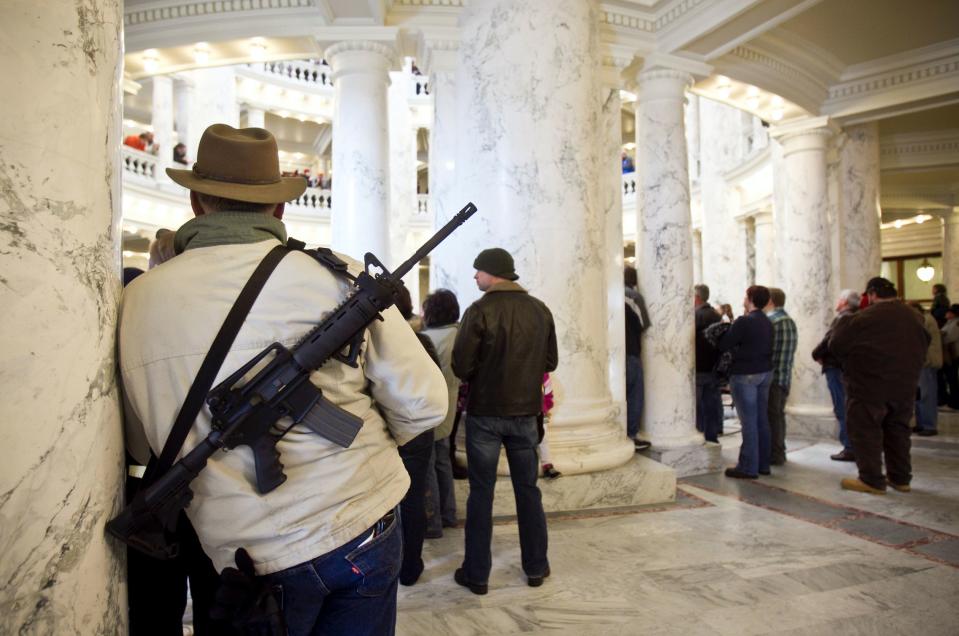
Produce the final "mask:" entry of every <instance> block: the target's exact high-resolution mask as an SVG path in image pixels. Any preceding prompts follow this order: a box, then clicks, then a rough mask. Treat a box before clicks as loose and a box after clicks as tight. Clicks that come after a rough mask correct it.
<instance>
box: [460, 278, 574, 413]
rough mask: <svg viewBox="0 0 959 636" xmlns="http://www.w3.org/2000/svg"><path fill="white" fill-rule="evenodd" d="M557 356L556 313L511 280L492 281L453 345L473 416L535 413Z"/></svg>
mask: <svg viewBox="0 0 959 636" xmlns="http://www.w3.org/2000/svg"><path fill="white" fill-rule="evenodd" d="M557 360H558V354H557V351H556V328H555V326H554V325H553V315H552V314H551V313H550V311H549V309H548V308H547V307H546V305H545V304H543V302H542V301H540V300H538V299H536V298H534V297H533V296H530V295H529V294H528V293H527V292H526V290H525V289H523V288H522V287H520V286H519V285H517V284H516V283H512V282H505V283H497V284H496V285H493V286H492V287H490V288H489V289H488V290H487V291H486V293H485V294H483V296H482V298H480V299H479V300H477V301H476V302H475V303H473V304H472V305H470V307H469V309H467V310H466V313H465V314H463V320H462V323H461V324H460V330H459V334H457V336H456V343H455V344H454V345H453V372H454V373H455V374H456V377H458V378H459V379H461V380H463V381H464V382H469V399H468V401H467V405H466V410H467V412H468V413H469V414H470V415H488V416H498V417H515V416H521V415H537V414H538V413H539V412H540V411H541V409H542V403H543V388H542V387H543V374H544V373H547V372H549V371H553V370H554V369H556V364H557Z"/></svg>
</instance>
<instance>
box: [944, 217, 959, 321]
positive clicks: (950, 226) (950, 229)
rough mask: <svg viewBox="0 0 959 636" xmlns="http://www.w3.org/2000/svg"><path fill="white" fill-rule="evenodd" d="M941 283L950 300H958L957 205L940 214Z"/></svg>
mask: <svg viewBox="0 0 959 636" xmlns="http://www.w3.org/2000/svg"><path fill="white" fill-rule="evenodd" d="M942 284H943V285H945V286H946V291H947V293H948V295H949V298H950V299H952V302H954V303H955V302H959V300H956V299H957V298H959V207H954V208H953V209H952V211H951V212H949V211H947V212H945V213H943V214H942Z"/></svg>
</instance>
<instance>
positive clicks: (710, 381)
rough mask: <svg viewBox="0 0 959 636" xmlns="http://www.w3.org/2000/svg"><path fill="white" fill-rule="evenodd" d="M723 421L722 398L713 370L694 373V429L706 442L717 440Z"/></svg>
mask: <svg viewBox="0 0 959 636" xmlns="http://www.w3.org/2000/svg"><path fill="white" fill-rule="evenodd" d="M722 423H723V398H722V395H721V394H720V392H719V378H718V377H716V372H715V371H706V372H697V373H696V429H697V430H700V431H702V433H703V437H704V438H706V441H707V442H718V441H719V433H720V431H721V430H722Z"/></svg>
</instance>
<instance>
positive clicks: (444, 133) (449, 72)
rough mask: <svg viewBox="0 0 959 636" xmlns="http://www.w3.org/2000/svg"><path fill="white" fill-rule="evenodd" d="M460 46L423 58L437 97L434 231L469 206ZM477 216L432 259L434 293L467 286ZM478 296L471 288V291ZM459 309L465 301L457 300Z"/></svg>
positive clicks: (432, 49) (437, 44) (430, 50)
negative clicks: (459, 180)
mask: <svg viewBox="0 0 959 636" xmlns="http://www.w3.org/2000/svg"><path fill="white" fill-rule="evenodd" d="M458 50H459V43H458V42H457V41H453V40H433V41H429V42H428V43H427V45H426V49H425V50H424V52H423V55H422V57H423V58H424V59H425V60H426V64H427V65H428V66H427V69H428V72H429V76H430V81H429V84H430V94H431V95H432V96H433V125H432V127H431V128H430V158H429V180H430V183H429V192H430V209H431V210H432V213H433V226H434V229H437V230H438V229H439V228H441V227H442V226H443V225H445V224H446V223H448V222H449V220H450V219H451V218H453V215H454V214H456V212H458V211H459V210H460V209H461V208H462V207H463V206H464V205H466V203H467V199H466V195H465V194H464V193H463V192H461V191H460V190H459V189H458V188H457V184H456V172H457V171H456V148H457V142H458V135H459V126H458V125H457V119H456V102H457V98H456V68H457V55H458ZM484 212H485V211H481V212H479V213H478V214H477V215H474V217H473V218H472V219H471V220H470V221H469V224H470V225H469V226H467V227H463V228H461V229H459V230H457V231H456V232H454V233H453V234H452V235H450V237H449V238H447V239H446V240H445V241H443V243H442V244H441V245H440V246H439V247H437V248H436V249H435V250H433V253H432V254H431V255H430V289H439V288H444V289H450V290H453V291H457V292H458V291H459V290H460V289H461V288H463V287H464V286H465V287H466V288H468V287H469V282H470V280H471V277H472V275H473V269H472V264H473V260H472V257H470V256H469V255H468V254H467V253H466V252H468V251H469V250H472V249H473V248H474V245H473V242H472V241H470V238H469V236H468V234H469V233H471V232H472V231H473V229H472V227H471V226H472V225H474V224H477V223H479V222H480V220H481V218H482V215H483V213H484ZM469 294H470V296H471V298H475V294H474V292H473V290H470V292H469ZM459 302H460V308H461V309H466V305H467V300H466V298H464V297H462V296H461V297H460V298H459Z"/></svg>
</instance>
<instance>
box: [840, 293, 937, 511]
mask: <svg viewBox="0 0 959 636" xmlns="http://www.w3.org/2000/svg"><path fill="white" fill-rule="evenodd" d="M866 295H867V297H868V298H869V306H868V307H867V308H866V309H864V310H862V311H860V312H859V313H857V314H856V315H854V316H852V317H851V318H849V319H848V320H844V321H842V322H840V323H839V324H838V325H836V328H835V330H834V331H833V334H832V338H830V341H829V350H830V352H831V353H833V355H835V356H836V357H837V358H838V359H839V361H840V363H841V364H842V372H843V380H844V382H845V385H846V425H847V427H848V429H849V439H850V441H851V442H852V446H853V448H855V449H856V466H857V467H858V468H859V478H858V479H857V478H853V477H846V478H844V479H843V480H842V482H841V483H842V487H843V488H845V489H846V490H856V491H859V492H866V493H870V494H874V495H881V494H884V493H885V492H886V484H887V481H888V483H889V485H891V486H892V487H893V488H895V489H896V490H898V491H900V492H909V490H910V486H909V482H910V481H911V480H912V467H911V464H910V458H909V448H910V444H909V435H910V433H911V431H910V429H909V420H910V417H911V416H912V411H913V409H914V408H915V403H916V386H917V384H918V383H919V372H920V370H921V369H922V367H923V365H924V364H925V361H926V347H927V346H928V345H929V336H928V334H927V333H926V330H925V329H924V328H923V325H922V320H921V317H920V316H919V314H917V313H916V312H915V310H913V309H912V308H911V307H908V306H907V305H905V304H904V303H902V302H901V301H899V299H898V298H897V297H896V288H895V286H894V285H893V284H892V283H891V282H889V281H888V280H886V279H885V278H881V277H878V276H877V277H876V278H872V279H870V281H869V283H867V285H866ZM883 456H885V460H886V472H885V474H883V470H882V462H883Z"/></svg>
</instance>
